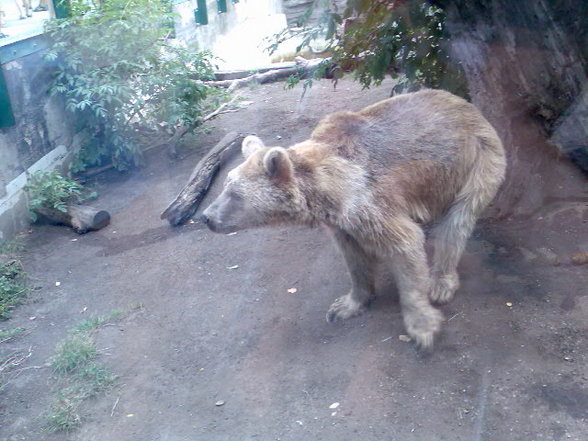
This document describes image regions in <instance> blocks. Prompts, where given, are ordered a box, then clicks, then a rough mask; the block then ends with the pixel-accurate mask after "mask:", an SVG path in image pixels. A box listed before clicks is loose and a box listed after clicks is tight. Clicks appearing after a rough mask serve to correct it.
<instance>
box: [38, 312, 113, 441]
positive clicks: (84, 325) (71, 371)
mask: <svg viewBox="0 0 588 441" xmlns="http://www.w3.org/2000/svg"><path fill="white" fill-rule="evenodd" d="M122 316H123V313H122V312H121V311H112V312H110V313H108V314H106V315H103V316H97V317H90V318H88V319H87V320H84V321H83V322H81V323H80V324H79V325H78V326H76V327H75V328H73V329H72V330H70V332H69V335H68V337H67V338H66V339H65V340H63V341H62V342H61V343H59V344H58V345H57V348H56V350H55V356H54V357H53V360H52V363H51V365H52V367H53V370H54V372H55V373H56V374H57V375H58V379H59V380H60V383H61V386H62V387H61V390H60V393H59V395H58V397H57V398H56V399H55V401H54V403H53V404H52V405H51V409H50V410H49V412H48V413H47V423H48V427H47V429H48V430H49V431H51V432H59V431H71V430H73V429H75V428H76V427H78V426H79V425H80V424H81V422H82V415H81V412H80V407H81V405H82V403H83V402H84V400H87V399H89V398H92V397H95V396H96V395H97V394H98V393H100V392H102V391H104V390H106V389H108V388H109V387H110V386H111V385H112V384H113V383H114V382H115V381H116V376H115V375H113V374H112V373H110V372H109V371H108V369H107V368H106V367H105V366H104V365H103V364H101V363H100V362H99V360H98V357H99V355H100V352H99V351H98V349H97V347H96V343H95V339H94V331H96V330H97V329H98V328H100V327H101V326H104V325H105V324H107V323H109V322H113V321H116V320H118V319H120V318H122Z"/></svg>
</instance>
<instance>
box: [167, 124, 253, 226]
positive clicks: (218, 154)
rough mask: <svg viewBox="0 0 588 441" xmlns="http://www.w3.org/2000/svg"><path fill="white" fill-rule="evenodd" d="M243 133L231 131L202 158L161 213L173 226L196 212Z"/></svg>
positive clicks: (238, 144) (180, 223) (237, 145)
mask: <svg viewBox="0 0 588 441" xmlns="http://www.w3.org/2000/svg"><path fill="white" fill-rule="evenodd" d="M243 137H244V136H243V135H241V134H239V133H236V132H230V133H227V134H226V135H225V136H224V137H223V139H221V140H220V142H219V143H218V144H216V145H215V146H214V147H213V148H212V150H210V152H208V154H207V155H206V156H205V157H204V158H202V160H200V162H199V163H198V165H196V168H195V169H194V171H193V172H192V176H190V179H189V180H188V183H187V184H186V185H185V186H184V188H183V189H182V191H180V194H178V196H177V197H176V198H175V200H174V201H173V202H172V203H171V204H170V205H169V206H168V207H167V209H166V210H165V211H164V212H163V213H162V214H161V219H167V221H168V222H169V223H170V225H172V226H174V227H175V226H178V225H182V224H184V223H185V222H186V221H187V220H188V219H190V218H191V217H192V215H193V214H194V213H195V212H196V210H197V209H198V207H199V206H200V203H201V202H202V200H203V199H204V196H206V192H207V191H208V188H209V187H210V185H211V184H212V181H213V179H214V177H215V176H216V174H217V172H218V170H219V169H220V167H221V165H222V164H223V163H224V162H226V161H227V159H228V158H229V157H230V155H231V154H232V153H233V152H235V151H236V150H237V148H238V147H239V146H240V145H241V141H242V140H243Z"/></svg>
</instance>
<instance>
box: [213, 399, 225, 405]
mask: <svg viewBox="0 0 588 441" xmlns="http://www.w3.org/2000/svg"><path fill="white" fill-rule="evenodd" d="M214 405H215V406H216V407H220V406H224V405H225V402H224V401H223V400H218V401H217V402H216V403H214Z"/></svg>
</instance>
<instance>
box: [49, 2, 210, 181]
mask: <svg viewBox="0 0 588 441" xmlns="http://www.w3.org/2000/svg"><path fill="white" fill-rule="evenodd" d="M70 5H71V12H72V14H71V16H70V17H69V18H65V19H60V20H52V21H50V22H49V23H48V25H47V31H48V33H49V34H50V36H51V38H52V40H53V46H52V48H51V50H50V51H49V52H48V54H47V58H48V59H51V60H55V61H56V63H57V66H58V71H57V72H56V74H55V80H54V84H53V87H52V92H53V93H55V94H62V95H64V97H65V100H66V107H67V109H68V110H69V111H71V112H73V113H74V114H75V115H76V118H77V119H78V121H79V123H80V126H82V127H84V128H86V132H87V137H86V138H87V139H86V142H85V143H84V145H83V146H82V148H81V150H80V152H79V155H78V158H77V160H76V161H74V163H73V164H72V171H73V172H76V173H77V172H81V171H83V170H84V169H86V168H87V167H90V166H97V165H101V164H106V163H112V164H113V165H114V166H115V167H116V168H117V169H119V170H125V169H128V168H129V167H131V166H135V165H138V164H139V163H140V161H141V152H140V149H139V142H140V136H139V135H140V132H141V130H144V129H151V130H157V129H159V128H160V127H162V126H165V127H167V128H169V129H170V130H171V131H173V130H174V128H175V127H177V126H178V125H183V126H187V127H190V128H192V127H196V126H197V125H199V124H200V119H201V116H202V114H203V109H204V106H205V104H204V101H205V98H206V97H207V96H208V95H209V93H210V92H211V89H212V88H210V87H209V86H207V85H205V84H203V83H202V81H198V80H209V79H212V78H213V66H212V56H211V54H210V53H208V52H193V51H190V50H188V49H186V48H183V47H180V46H179V45H177V44H174V41H173V40H172V39H170V38H169V37H170V34H171V30H170V29H172V28H173V16H172V14H171V13H170V7H169V2H168V1H165V0H102V1H97V2H94V1H91V2H88V1H86V0H71V1H70Z"/></svg>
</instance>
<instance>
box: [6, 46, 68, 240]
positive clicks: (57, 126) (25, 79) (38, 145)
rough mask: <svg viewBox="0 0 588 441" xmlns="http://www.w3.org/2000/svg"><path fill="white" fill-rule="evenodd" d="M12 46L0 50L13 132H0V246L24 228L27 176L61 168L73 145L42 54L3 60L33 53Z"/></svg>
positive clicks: (39, 52) (50, 66) (26, 213)
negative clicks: (13, 123) (1, 241)
mask: <svg viewBox="0 0 588 441" xmlns="http://www.w3.org/2000/svg"><path fill="white" fill-rule="evenodd" d="M13 45H14V47H12V45H11V47H9V48H8V47H6V46H4V47H2V48H0V49H2V50H1V52H0V54H4V57H3V58H2V60H1V61H2V72H3V75H4V78H5V81H6V86H7V89H8V95H9V97H10V103H11V106H12V111H13V113H14V118H15V125H14V126H12V127H5V128H0V240H3V239H9V238H11V237H13V236H14V235H15V234H16V233H18V232H19V231H21V230H23V229H24V228H26V227H27V226H28V220H29V216H28V210H27V203H26V195H25V193H24V191H23V187H24V186H25V185H26V174H27V172H29V173H31V172H34V171H36V170H40V169H52V168H55V167H60V166H62V165H64V162H65V161H66V160H67V159H68V157H69V154H68V152H70V151H71V150H72V148H73V145H74V144H75V143H76V142H75V141H76V136H75V134H74V127H73V124H72V117H71V115H66V114H65V110H64V105H63V103H62V102H61V100H60V99H59V98H57V97H51V96H50V95H49V93H48V89H49V84H50V82H51V73H52V72H53V71H54V69H53V66H52V64H51V63H49V62H47V61H45V60H44V59H43V55H44V50H33V51H28V52H32V53H27V54H26V55H24V56H22V57H20V58H15V59H9V60H6V54H9V55H10V54H12V53H19V52H20V49H19V48H21V47H23V46H27V45H28V46H29V47H34V45H33V44H31V43H30V42H29V41H27V40H23V41H20V42H17V43H13ZM26 52H27V51H25V53H26ZM10 58H12V57H10Z"/></svg>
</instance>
